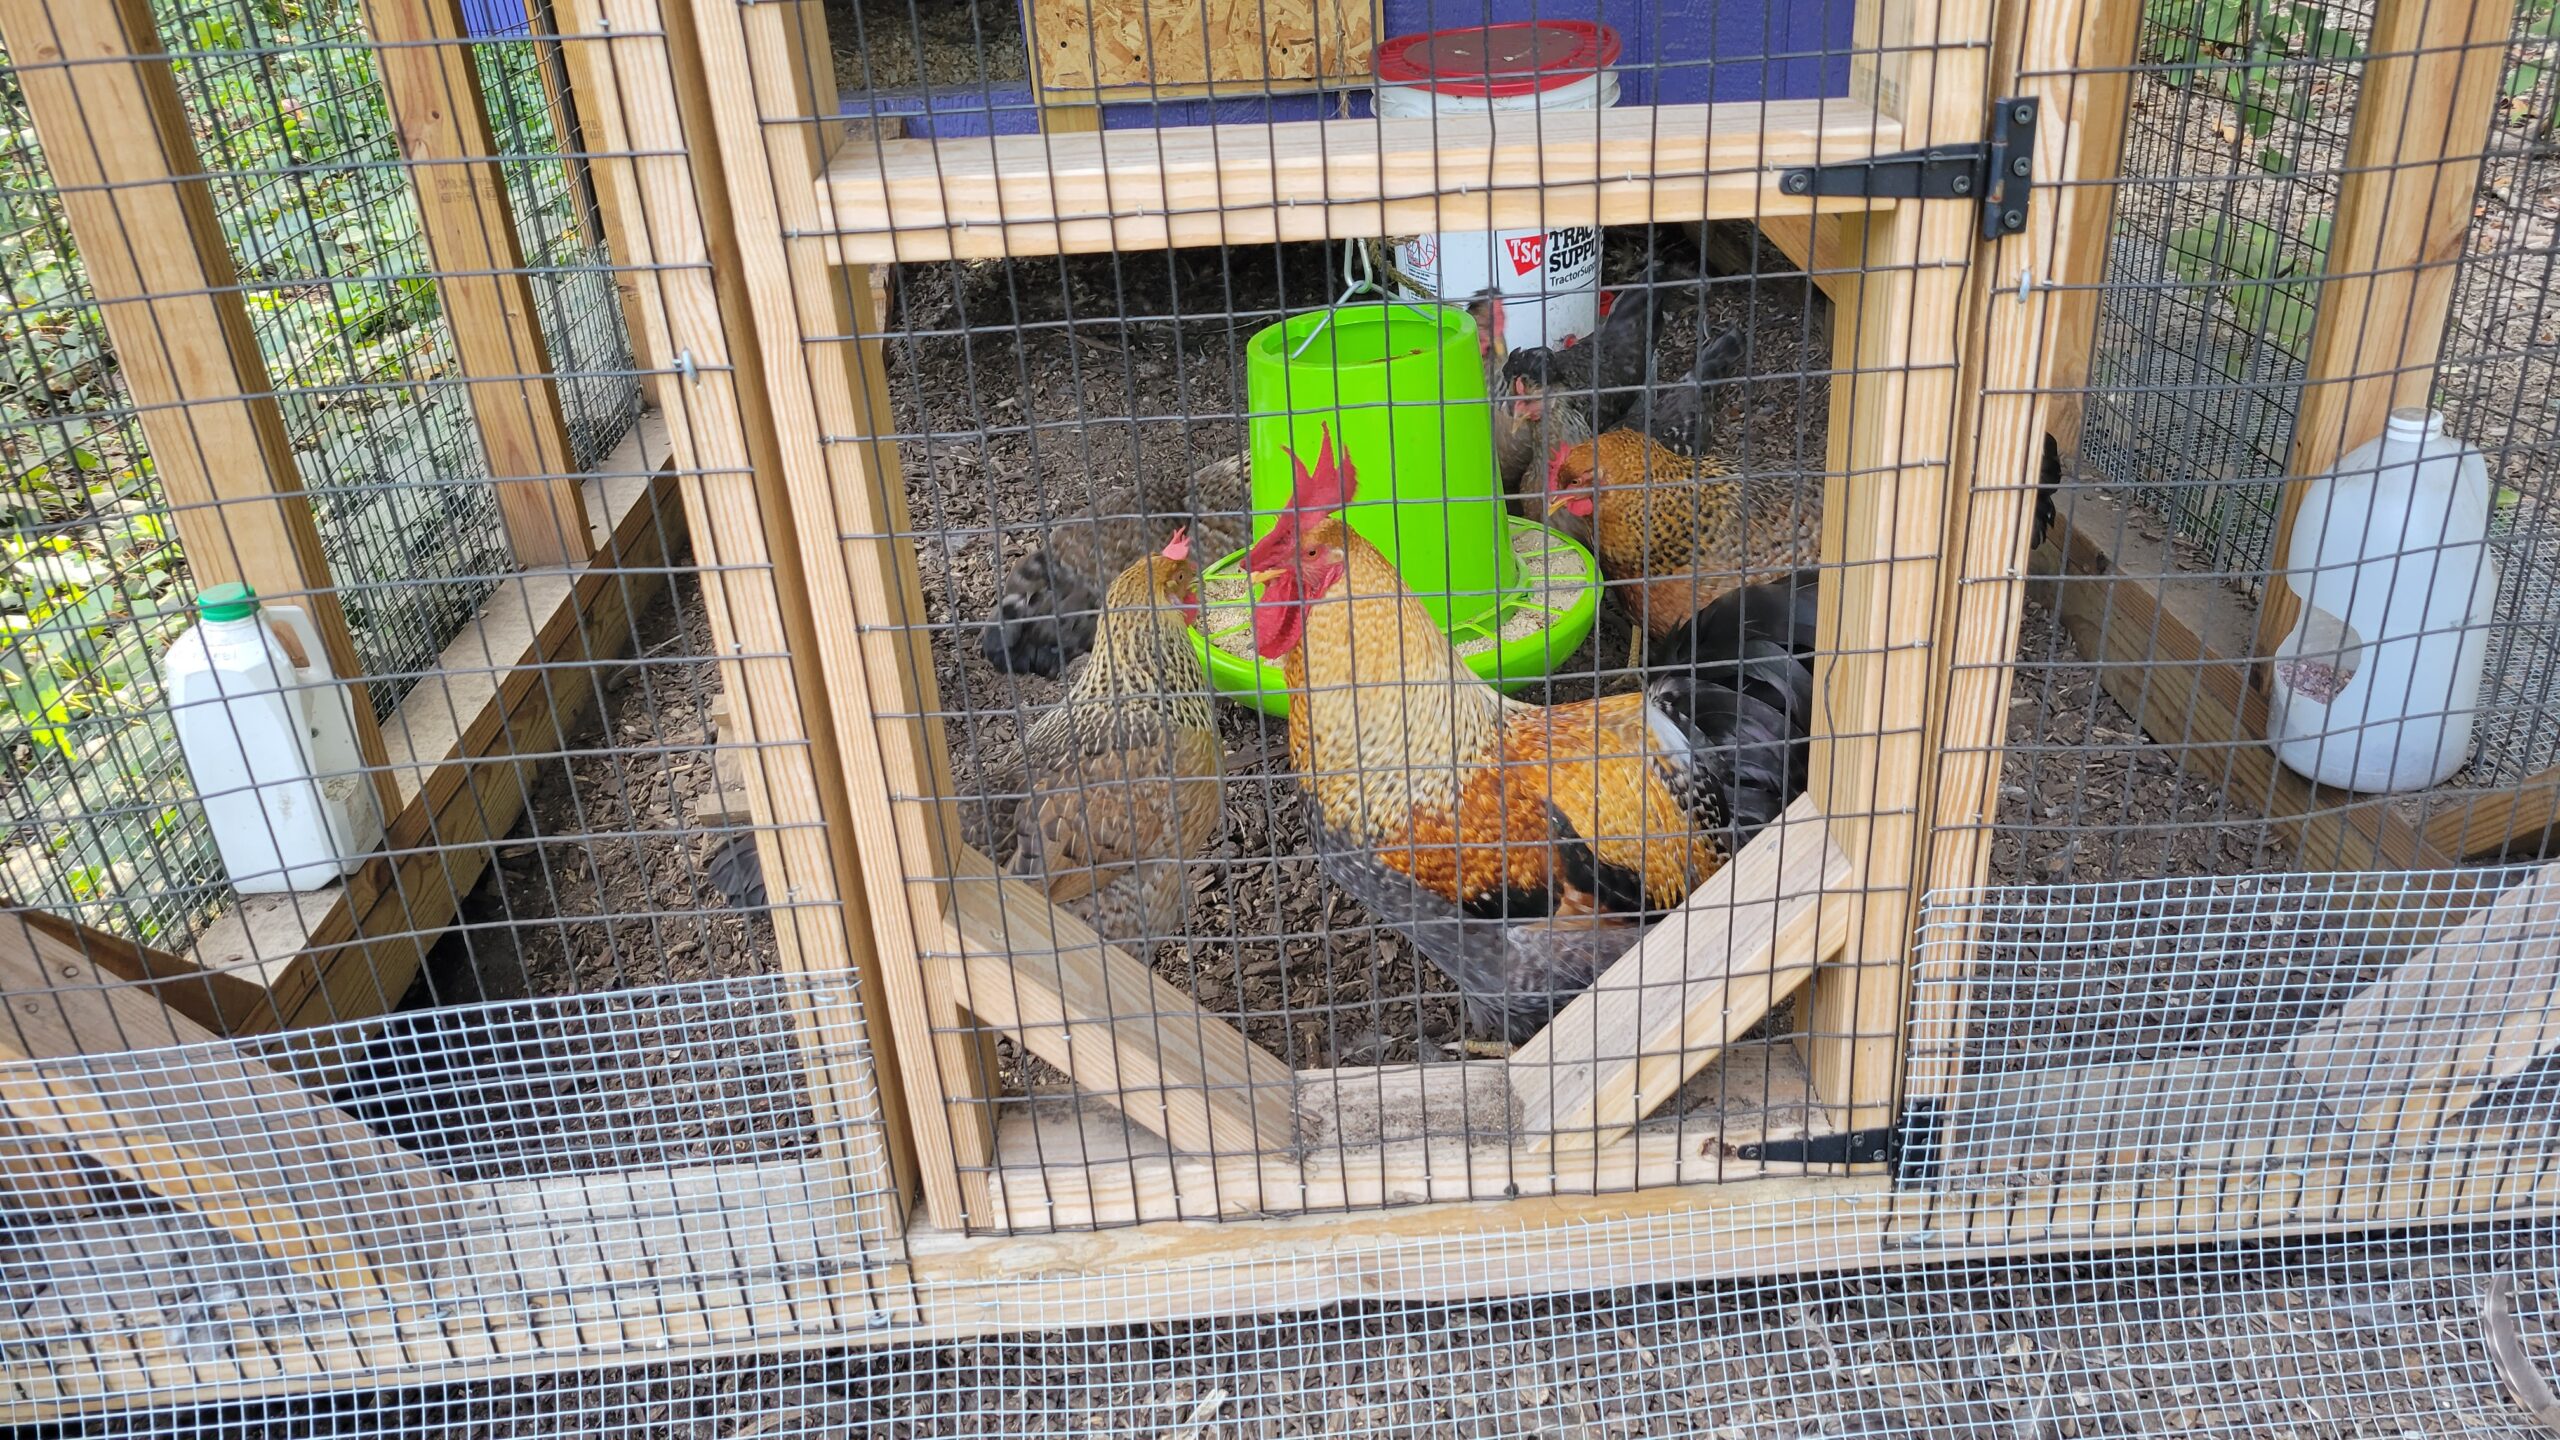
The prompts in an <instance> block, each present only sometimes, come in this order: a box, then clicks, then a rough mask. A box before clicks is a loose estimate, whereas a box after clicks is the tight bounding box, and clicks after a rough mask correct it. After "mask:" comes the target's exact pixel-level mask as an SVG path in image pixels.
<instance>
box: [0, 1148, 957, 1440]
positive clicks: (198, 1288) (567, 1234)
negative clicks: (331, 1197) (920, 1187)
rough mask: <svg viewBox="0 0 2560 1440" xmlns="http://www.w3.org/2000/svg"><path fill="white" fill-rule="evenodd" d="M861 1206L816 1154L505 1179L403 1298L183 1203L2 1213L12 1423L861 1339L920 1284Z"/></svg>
mask: <svg viewBox="0 0 2560 1440" xmlns="http://www.w3.org/2000/svg"><path fill="white" fill-rule="evenodd" d="M852 1214H853V1211H852V1210H851V1208H850V1207H849V1206H848V1205H847V1203H846V1200H845V1196H844V1191H843V1183H842V1181H841V1179H840V1178H839V1172H838V1167H837V1166H836V1165H835V1164H834V1163H833V1162H831V1161H827V1160H824V1159H811V1158H806V1157H801V1158H791V1159H766V1160H757V1161H732V1162H728V1163H724V1164H720V1165H712V1166H702V1167H685V1168H676V1169H667V1168H659V1169H647V1170H637V1171H629V1172H622V1173H615V1174H595V1175H564V1176H554V1177H549V1178H545V1179H541V1180H531V1181H510V1182H504V1183H497V1184H492V1185H490V1186H488V1187H486V1189H485V1191H484V1192H483V1193H481V1194H479V1195H478V1196H476V1197H475V1198H474V1199H473V1200H472V1201H471V1202H470V1203H468V1204H467V1205H466V1206H464V1207H463V1210H462V1213H461V1214H460V1215H459V1216H458V1217H457V1219H456V1222H455V1226H454V1229H453V1231H452V1232H451V1235H450V1238H449V1242H448V1243H447V1244H446V1245H445V1247H444V1252H443V1254H442V1255H441V1256H440V1257H439V1258H438V1259H437V1260H436V1262H435V1263H434V1265H433V1266H432V1268H431V1269H430V1270H428V1271H427V1272H426V1273H425V1274H424V1275H422V1276H421V1277H420V1278H421V1281H422V1290H423V1291H424V1292H425V1294H424V1295H422V1296H421V1297H419V1298H415V1299H413V1300H411V1301H410V1302H409V1303H405V1304H401V1305H397V1306H384V1305H379V1304H371V1303H363V1301H362V1300H361V1299H360V1298H359V1297H351V1296H349V1295H347V1294H346V1293H345V1292H343V1291H334V1290H332V1289H331V1288H330V1287H328V1286H327V1285H326V1284H324V1283H322V1282H321V1281H320V1280H319V1279H317V1278H315V1277H314V1276H312V1275H310V1274H308V1273H305V1272H302V1271H299V1270H296V1269H294V1268H293V1267H291V1266H289V1265H287V1264H285V1263H283V1262H282V1261H280V1260H279V1259H278V1258H277V1257H276V1256H274V1255H273V1254H271V1253H268V1252H265V1251H261V1250H260V1249H258V1248H257V1247H255V1246H253V1245H249V1244H246V1243H243V1242H242V1241H241V1240H240V1239H238V1238H237V1237H236V1236H234V1235H232V1234H229V1233H226V1232H224V1231H222V1230H220V1229H217V1228H214V1227H212V1226H209V1225H207V1224H206V1223H205V1221H206V1217H204V1216H202V1215H200V1214H193V1213H189V1212H187V1211H183V1210H166V1209H163V1210H129V1211H128V1212H126V1213H122V1214H116V1215H104V1216H94V1217H87V1218H83V1219H80V1220H76V1221H72V1222H67V1223H65V1224H62V1225H59V1226H54V1227H50V1228H44V1229H34V1228H29V1229H25V1230H21V1231H18V1232H15V1233H14V1234H10V1235H0V1292H5V1293H7V1294H8V1295H10V1296H12V1297H19V1298H20V1300H21V1303H18V1304H16V1305H13V1306H11V1307H9V1308H8V1309H7V1310H6V1311H5V1312H0V1423H11V1422H18V1423H23V1422H27V1421H32V1420H35V1419H38V1418H40V1417H42V1416H44V1415H47V1414H53V1413H58V1411H60V1410H61V1409H64V1408H86V1409H94V1408H95V1407H97V1406H99V1405H101V1404H118V1403H121V1404H134V1405H139V1404H144V1403H149V1402H151V1401H153V1400H155V1399H158V1398H160V1397H162V1396H165V1395H166V1394H168V1393H169V1392H170V1391H171V1390H172V1389H173V1388H192V1387H200V1386H201V1387H209V1388H210V1389H211V1390H213V1391H216V1392H218V1393H220V1394H223V1395H225V1396H228V1397H230V1398H232V1399H235V1400H236V1399H239V1398H243V1397H244V1396H247V1395H280V1394H281V1395H297V1396H300V1395H308V1394H311V1393H314V1392H316V1391H319V1390H323V1389H343V1388H351V1387H367V1386H378V1385H379V1384H380V1383H381V1382H382V1379H383V1377H385V1376H391V1375H397V1374H400V1373H402V1372H404V1371H414V1370H415V1369H416V1368H417V1367H420V1366H427V1367H446V1368H447V1369H448V1372H449V1373H452V1374H454V1375H455V1376H456V1377H457V1378H458V1377H459V1376H460V1375H461V1374H465V1373H468V1374H471V1375H474V1376H477V1377H478V1378H480V1379H481V1380H483V1381H486V1380H488V1379H491V1378H494V1377H496V1376H500V1375H505V1374H511V1373H522V1372H524V1371H527V1370H536V1371H539V1370H556V1369H563V1368H575V1367H577V1366H581V1365H592V1364H593V1363H595V1357H597V1356H599V1355H603V1354H611V1353H628V1354H631V1355H634V1356H637V1355H640V1354H644V1353H645V1354H648V1355H652V1356H655V1357H657V1358H658V1359H659V1360H664V1359H665V1358H666V1357H667V1356H668V1354H669V1353H670V1352H671V1351H675V1350H678V1349H680V1348H681V1347H688V1346H691V1347H703V1348H704V1349H708V1350H711V1351H715V1352H721V1353H757V1354H762V1353H770V1352H771V1351H773V1350H775V1349H778V1348H788V1347H790V1346H793V1345H798V1346H803V1347H805V1346H808V1345H813V1344H828V1343H832V1344H839V1345H840V1344H844V1343H847V1342H848V1341H858V1340H860V1339H861V1338H862V1337H863V1336H864V1335H866V1334H881V1333H887V1332H885V1331H878V1330H873V1329H871V1328H870V1323H869V1322H871V1321H872V1320H873V1317H874V1316H884V1317H885V1316H893V1315H895V1314H897V1313H899V1312H901V1311H903V1310H905V1309H906V1307H907V1304H908V1296H907V1294H906V1292H905V1291H904V1290H903V1288H902V1286H901V1285H900V1283H899V1282H900V1278H901V1277H900V1276H899V1274H898V1272H897V1271H896V1270H895V1269H894V1268H892V1261H891V1258H890V1257H888V1256H887V1255H885V1254H883V1253H879V1252H876V1251H874V1252H866V1251H864V1250H863V1249H861V1248H860V1246H859V1245H858V1243H856V1241H855V1239H854V1237H853V1233H852V1232H853V1230H854V1225H853V1222H852V1220H851V1218H850V1217H851V1215H852Z"/></svg>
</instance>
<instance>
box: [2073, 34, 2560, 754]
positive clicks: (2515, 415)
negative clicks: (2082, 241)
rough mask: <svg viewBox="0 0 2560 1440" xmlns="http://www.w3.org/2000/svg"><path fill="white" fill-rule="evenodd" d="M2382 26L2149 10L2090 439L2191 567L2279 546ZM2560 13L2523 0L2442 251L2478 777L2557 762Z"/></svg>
mask: <svg viewBox="0 0 2560 1440" xmlns="http://www.w3.org/2000/svg"><path fill="white" fill-rule="evenodd" d="M2372 24H2373V8H2372V6H2371V5H2369V4H2363V3H2357V0H2344V3H2305V4H2295V3H2278V4H2271V3H2260V0H2249V3H2223V0H2196V3H2188V0H2158V3H2151V4H2146V5H2144V7H2143V10H2142V21H2141V26H2142V28H2141V39H2140V43H2139V49H2138V52H2137V57H2138V61H2139V64H2138V66H2137V68H2136V70H2135V78H2134V82H2133V90H2132V104H2131V108H2130V110H2129V112H2128V116H2127V123H2126V135H2125V146H2124V159H2123V163H2122V173H2123V175H2124V177H2125V183H2124V185H2123V187H2122V189H2121V190H2120V192H2119V195H2118V199H2117V202H2116V206H2115V212H2114V228H2113V231H2112V234H2111V238H2110V245H2109V251H2108V271H2107V278H2106V288H2105V291H2104V299H2103V300H2102V302H2101V304H2100V315H2099V332H2098V343H2097V346H2096V348H2095V350H2094V352H2093V356H2092V361H2093V363H2092V371H2091V376H2090V381H2089V383H2090V386H2091V390H2090V395H2089V404H2088V412H2087V428H2086V430H2085V432H2084V433H2083V436H2082V441H2081V449H2080V455H2079V459H2080V461H2081V462H2082V463H2083V464H2085V465H2086V466H2087V467H2088V469H2089V471H2090V474H2091V477H2092V478H2093V480H2095V481H2096V482H2097V483H2100V484H2104V485H2106V486H2109V487H2115V488H2118V489H2120V491H2121V493H2122V494H2124V495H2125V496H2127V497H2129V498H2132V499H2133V500H2135V501H2136V503H2138V504H2140V505H2141V506H2142V507H2143V508H2144V509H2146V510H2148V511H2150V512H2152V513H2153V514H2156V515H2158V516H2159V517H2161V518H2162V519H2163V520H2164V521H2165V522H2166V523H2167V524H2168V526H2169V527H2170V529H2171V531H2172V532H2173V533H2174V534H2175V535H2176V537H2177V539H2178V541H2179V543H2180V545H2181V546H2182V547H2183V555H2182V564H2183V565H2184V566H2185V567H2186V568H2188V569H2190V570H2193V571H2195V572H2197V573H2200V574H2205V575H2213V576H2220V577H2226V578H2227V579H2228V580H2229V581H2230V582H2231V583H2233V584H2234V585H2236V586H2237V587H2239V588H2240V589H2241V590H2243V591H2245V592H2247V593H2250V594H2255V593H2257V592H2258V591H2259V590H2260V589H2261V588H2262V586H2263V584H2264V582H2265V578H2266V576H2267V574H2268V572H2269V569H2270V567H2271V566H2272V565H2273V564H2274V555H2275V549H2274V546H2275V536H2274V526H2275V524H2276V520H2277V516H2278V507H2279V505H2280V503H2281V501H2282V497H2283V493H2284V489H2285V483H2284V482H2285V479H2286V477H2287V476H2288V475H2289V474H2291V473H2292V470H2291V467H2292V464H2293V453H2294V449H2295V444H2296V440H2297V436H2296V433H2295V417H2296V412H2297V409H2298V407H2299V399H2300V395H2301V386H2302V383H2303V380H2304V375H2305V362H2306V360H2307V359H2308V358H2309V355H2310V350H2311V344H2312V340H2313V336H2314V332H2315V329H2316V326H2317V323H2318V320H2319V318H2320V317H2319V305H2320V294H2321V287H2320V285H2319V284H2318V278H2319V276H2320V275H2321V273H2322V272H2323V270H2324V269H2325V268H2326V267H2327V263H2328V248H2329V242H2330V236H2331V232H2332V228H2333V226H2334V224H2335V221H2336V207H2337V202H2338V196H2339V189H2340V183H2341V180H2342V179H2343V178H2344V177H2345V176H2347V175H2349V174H2351V173H2354V172H2355V170H2356V169H2357V166H2356V164H2355V162H2353V161H2352V160H2351V158H2350V156H2349V153H2348V143H2349V140H2350V137H2351V130H2352V126H2353V123H2354V118H2355V113H2356V110H2355V107H2356V105H2357V104H2358V102H2359V100H2360V99H2361V98H2362V97H2364V95H2365V90H2364V87H2363V84H2362V75H2363V71H2364V66H2365V61H2366V55H2365V53H2364V51H2365V42H2366V39H2367V37H2368V36H2369V34H2370V32H2371V28H2372ZM2554 27H2555V21H2554V18H2553V12H2552V9H2551V7H2550V6H2549V5H2548V4H2544V3H2540V0H2527V3H2524V4H2520V5H2518V6H2516V7H2515V8H2514V11H2513V31H2512V35H2511V37H2510V39H2509V41H2508V44H2507V46H2506V53H2505V57H2504V62H2503V64H2502V66H2501V68H2500V79H2499V87H2500V88H2499V95H2498V99H2497V104H2496V115H2495V119H2494V121H2493V123H2492V126H2491V130H2490V135H2489V142H2488V147H2487V154H2486V157H2485V165H2484V167H2483V173H2482V184H2481V188H2480V190H2479V192H2478V194H2477V196H2476V199H2475V202H2474V208H2473V215H2474V219H2473V223H2472V225H2471V227H2470V233H2469V235H2468V236H2467V237H2466V240H2465V243H2463V244H2462V245H2461V247H2460V248H2459V250H2458V251H2457V252H2456V253H2454V254H2453V255H2451V256H2450V257H2447V258H2448V259H2449V260H2450V262H2451V263H2452V264H2453V266H2454V271H2455V278H2454V287H2455V296H2454V300H2453V305H2452V310H2451V314H2450V316H2449V323H2448V326H2447V333H2446V342H2445V350H2444V354H2443V357H2442V363H2441V365H2440V366H2439V367H2438V369H2437V370H2436V372H2435V381H2436V383H2435V385H2434V387H2433V395H2432V397H2431V400H2432V403H2433V404H2434V405H2435V406H2436V408H2438V409H2441V410H2442V411H2444V412H2445V414H2446V416H2447V419H2448V430H2449V432H2450V433H2452V434H2455V435H2458V436H2461V437H2463V438H2465V439H2468V440H2470V441H2471V442H2472V443H2473V444H2475V445H2477V446H2479V447H2480V448H2481V449H2482V450H2483V451H2484V452H2486V454H2487V456H2488V460H2489V465H2490V468H2491V471H2492V474H2493V477H2494V484H2495V485H2496V487H2497V504H2496V509H2495V514H2494V517H2493V522H2492V531H2491V546H2492V551H2493V553H2494V554H2495V556H2496V558H2497V561H2498V564H2499V569H2500V589H2499V594H2498V600H2497V608H2496V614H2497V620H2496V624H2495V626H2494V627H2493V629H2492V631H2491V635H2490V643H2489V660H2488V665H2487V676H2488V679H2487V682H2486V683H2485V684H2484V686H2483V689H2482V698H2481V704H2480V707H2479V723H2478V732H2479V733H2478V746H2477V751H2476V753H2475V754H2474V755H2473V757H2472V760H2471V763H2470V766H2469V768H2468V770H2467V772H2466V774H2465V776H2464V778H2463V783H2466V784H2469V785H2473V786H2478V787H2494V786H2501V785H2513V784H2517V783H2519V782H2522V781H2525V780H2526V779H2528V778H2529V777H2533V776H2537V775H2540V774H2541V773H2543V772H2544V771H2546V770H2548V769H2549V768H2550V767H2551V766H2552V765H2553V764H2554V763H2555V762H2560V728H2555V727H2553V726H2551V725H2549V724H2547V723H2544V722H2543V720H2542V717H2543V716H2545V715H2546V714H2547V713H2548V712H2549V711H2550V708H2551V705H2552V703H2553V700H2554V688H2553V687H2554V685H2555V682H2556V681H2560V608H2555V606H2560V540H2556V539H2555V538H2554V532H2553V530H2552V527H2551V524H2550V522H2549V506H2550V503H2551V500H2552V492H2551V487H2550V483H2549V477H2550V474H2551V466H2550V463H2549V461H2550V454H2551V447H2552V445H2553V444H2554V441H2555V438H2560V416H2555V414H2554V411H2553V408H2552V406H2551V405H2550V404H2549V403H2548V396H2549V394H2550V392H2551V389H2552V385H2553V382H2554V380H2555V378H2560V377H2556V376H2555V374H2554V372H2553V371H2552V369H2551V364H2552V343H2553V342H2552V333H2553V314H2552V302H2551V272H2550V233H2551V224H2552V221H2551V212H2552V208H2553V200H2552V198H2551V195H2552V185H2553V173H2554V172H2553V169H2552V153H2553V152H2552V147H2551V143H2550V137H2551V126H2552V121H2551V116H2552V114H2553V110H2554V103H2555V101H2554V90H2553V80H2552V73H2551V64H2552V46H2553V34H2554ZM2468 43H2473V44H2487V43H2492V37H2488V36H2480V37H2474V39H2472V40H2471V41H2470V42H2468ZM2430 123H2431V121H2428V120H2421V121H2418V122H2417V123H2415V124H2413V125H2411V126H2410V127H2408V129H2407V131H2406V133H2405V134H2404V135H2403V144H2404V146H2411V145H2419V144H2423V143H2425V142H2426V141H2427V140H2428V139H2430V138H2432V136H2431V132H2430V130H2429V128H2428V127H2429V124H2430ZM2386 148H2387V147H2386ZM2377 163H2379V164H2381V165H2384V166H2391V165H2395V164H2402V163H2406V161H2405V160H2403V159H2401V158H2399V157H2397V156H2394V155H2388V154H2385V155H2382V156H2381V158H2380V159H2379V161H2378V162H2377ZM2431 259H2432V257H2431ZM2346 323H2351V322H2346ZM2368 438H2371V437H2370V436H2368V435H2365V434H2355V435H2348V436H2345V437H2343V444H2342V445H2341V446H2340V447H2339V448H2341V449H2343V448H2348V447H2352V446H2354V445H2355V444H2357V443H2359V442H2361V441H2363V440H2365V439H2368Z"/></svg>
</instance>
